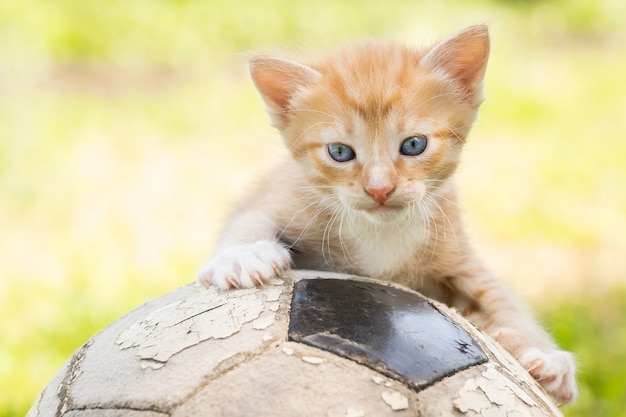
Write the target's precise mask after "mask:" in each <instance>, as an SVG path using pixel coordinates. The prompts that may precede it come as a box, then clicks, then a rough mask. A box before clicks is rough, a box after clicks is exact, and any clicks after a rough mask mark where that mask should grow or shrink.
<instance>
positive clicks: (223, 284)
mask: <svg viewBox="0 0 626 417" xmlns="http://www.w3.org/2000/svg"><path fill="white" fill-rule="evenodd" d="M290 262H291V257H290V255H289V251H288V250H287V249H285V247H284V246H282V245H281V244H280V243H278V242H274V241H271V240H260V241H258V242H255V243H250V244H245V245H235V246H229V247H227V248H224V249H223V250H221V251H220V252H218V253H216V254H215V256H214V257H213V259H211V260H210V261H209V262H207V263H206V264H205V265H204V266H203V267H202V269H200V272H198V275H197V276H196V281H197V282H198V283H200V284H202V285H204V286H205V287H209V286H211V285H215V286H217V287H218V288H221V289H224V290H225V289H232V288H252V287H255V286H261V285H263V284H264V283H265V282H266V281H268V280H270V279H271V278H272V277H275V276H277V275H279V274H280V273H281V272H282V271H284V270H286V269H289V263H290Z"/></svg>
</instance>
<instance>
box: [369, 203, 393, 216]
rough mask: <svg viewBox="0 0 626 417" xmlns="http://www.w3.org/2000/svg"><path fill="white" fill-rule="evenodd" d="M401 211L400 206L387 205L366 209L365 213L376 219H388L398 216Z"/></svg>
mask: <svg viewBox="0 0 626 417" xmlns="http://www.w3.org/2000/svg"><path fill="white" fill-rule="evenodd" d="M401 210H402V207H401V206H390V205H387V204H379V205H377V206H376V207H370V208H366V209H365V212H366V213H368V214H370V215H373V216H378V217H390V216H394V215H396V214H398V213H399V212H400V211H401Z"/></svg>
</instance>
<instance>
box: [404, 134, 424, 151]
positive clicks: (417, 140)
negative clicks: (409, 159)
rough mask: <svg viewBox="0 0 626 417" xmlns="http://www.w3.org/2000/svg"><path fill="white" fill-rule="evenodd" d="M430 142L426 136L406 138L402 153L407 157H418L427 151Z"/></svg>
mask: <svg viewBox="0 0 626 417" xmlns="http://www.w3.org/2000/svg"><path fill="white" fill-rule="evenodd" d="M427 143H428V140H427V139H426V136H424V135H417V136H411V137H410V138H406V139H405V140H404V142H402V145H401V146H400V153H401V154H402V155H407V156H416V155H419V154H421V153H422V152H424V151H425V150H426V144H427Z"/></svg>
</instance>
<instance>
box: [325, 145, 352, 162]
mask: <svg viewBox="0 0 626 417" xmlns="http://www.w3.org/2000/svg"><path fill="white" fill-rule="evenodd" d="M328 154H329V155H330V157H331V158H333V159H334V160H335V161H337V162H348V161H351V160H353V159H354V158H356V154H355V153H354V151H353V150H352V148H351V147H349V146H348V145H344V144H343V143H331V144H330V145H328Z"/></svg>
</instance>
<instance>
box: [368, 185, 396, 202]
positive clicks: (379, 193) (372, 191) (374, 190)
mask: <svg viewBox="0 0 626 417" xmlns="http://www.w3.org/2000/svg"><path fill="white" fill-rule="evenodd" d="M394 189H395V187H394V186H393V185H386V186H384V187H369V188H366V189H365V191H366V192H367V193H368V194H369V195H370V196H372V198H373V199H374V201H376V202H377V203H378V204H384V203H385V201H387V199H388V198H389V195H390V194H391V193H392V192H393V190H394Z"/></svg>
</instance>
